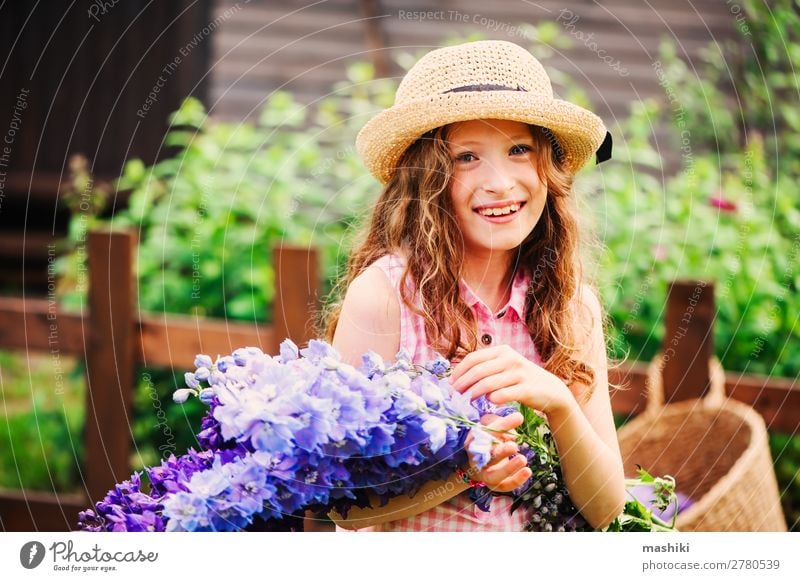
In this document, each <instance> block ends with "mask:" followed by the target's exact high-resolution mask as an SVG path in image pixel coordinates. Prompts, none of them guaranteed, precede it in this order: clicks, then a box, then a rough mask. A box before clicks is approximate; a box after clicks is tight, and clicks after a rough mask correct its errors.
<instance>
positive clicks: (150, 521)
mask: <svg viewBox="0 0 800 581" xmlns="http://www.w3.org/2000/svg"><path fill="white" fill-rule="evenodd" d="M449 371H450V366H449V363H448V362H447V361H446V360H445V359H442V358H439V359H437V360H435V361H433V362H430V363H428V364H426V365H424V366H419V365H414V364H412V363H411V361H410V357H409V355H408V353H407V352H405V351H401V352H400V353H399V354H398V356H397V359H396V361H395V362H394V363H393V364H391V365H387V364H386V362H385V361H384V360H383V359H382V358H381V357H379V356H378V355H377V354H375V353H373V352H369V353H367V354H365V355H364V356H363V363H362V365H361V366H360V367H359V368H355V367H353V366H351V365H349V364H347V363H345V362H343V361H342V360H341V357H340V355H339V354H338V353H337V352H336V351H335V350H334V349H333V348H332V347H331V346H330V345H329V344H327V343H325V342H324V341H319V340H312V341H311V342H310V343H309V345H308V347H307V348H305V349H302V350H301V349H298V347H297V345H295V344H294V343H293V342H292V341H290V340H288V339H287V340H286V341H284V342H283V343H282V344H281V347H280V353H279V354H278V355H275V356H270V355H268V354H265V353H263V352H262V351H261V350H260V349H258V348H255V347H247V348H242V349H237V350H236V351H234V352H233V353H232V355H229V356H224V357H218V358H217V360H216V362H213V361H212V360H211V358H210V357H208V356H207V355H199V356H197V358H196V359H195V371H194V372H190V373H187V374H186V377H185V380H186V385H187V387H186V388H183V389H179V390H177V391H176V392H175V394H174V400H175V401H176V402H178V403H183V402H185V401H186V400H187V399H188V398H189V397H191V396H196V397H198V398H199V399H200V400H201V401H202V402H203V403H205V404H206V405H208V406H209V411H208V413H207V414H206V416H205V417H204V418H203V422H202V426H201V431H200V432H199V434H198V435H197V439H198V443H199V445H200V448H201V450H200V451H195V450H193V449H190V450H189V451H188V452H187V453H186V454H184V455H182V456H179V457H176V456H174V455H172V456H170V458H168V459H167V460H164V461H162V463H161V465H160V466H156V467H151V468H147V469H146V470H145V472H146V476H147V481H148V482H147V486H145V485H144V484H143V482H142V475H141V473H139V472H136V473H134V474H133V475H132V476H131V478H130V479H129V480H126V481H124V482H122V483H120V484H117V485H116V486H115V487H114V489H113V490H111V491H109V493H108V494H107V495H106V497H105V498H104V499H103V500H102V501H100V502H98V503H96V505H95V507H94V508H93V509H89V510H86V511H82V512H81V513H80V514H79V526H80V528H81V529H83V530H85V531H235V530H297V529H298V528H300V527H301V526H302V521H301V520H300V519H299V518H298V517H299V516H302V514H303V513H304V511H305V510H311V511H314V512H329V511H332V510H333V511H336V512H337V513H339V514H340V515H342V516H343V517H346V516H347V513H348V510H349V509H350V508H352V507H361V508H363V507H369V506H371V504H372V503H373V502H374V500H375V499H376V498H377V501H378V502H379V503H380V504H381V505H383V504H386V503H387V502H388V501H389V499H390V498H393V497H396V496H400V495H405V496H409V497H410V496H413V495H414V494H415V493H416V492H418V491H419V490H420V488H421V487H422V486H423V485H425V484H426V483H428V482H430V481H434V480H446V479H447V478H449V477H450V476H451V475H452V474H453V473H454V472H456V471H457V470H459V468H460V467H461V466H464V465H466V464H467V461H468V458H467V453H470V454H471V455H472V457H473V460H474V462H475V463H476V464H477V465H478V466H479V467H481V466H482V465H485V464H486V463H487V462H488V461H489V457H490V450H491V445H492V444H493V442H494V435H493V434H492V433H491V430H490V429H489V428H486V427H485V426H481V425H480V423H479V420H480V416H481V415H482V414H484V413H496V414H498V415H503V414H504V413H508V412H510V411H513V410H515V409H516V408H513V407H510V406H506V407H504V408H502V409H498V408H497V407H495V406H494V405H492V404H491V403H489V402H488V401H487V400H486V399H485V398H479V399H478V400H476V401H475V402H471V401H470V400H469V398H468V397H467V396H465V395H462V394H459V393H457V392H455V391H453V390H451V389H450V385H449V382H448V380H447V376H448V375H449ZM523 412H524V413H525V414H526V422H525V424H524V425H523V426H522V428H521V429H520V430H518V434H517V438H518V440H519V441H520V443H521V453H524V454H525V455H526V457H527V458H528V460H529V465H530V466H531V468H532V470H533V476H532V478H531V479H530V480H529V482H527V483H526V484H525V485H523V486H522V487H520V488H519V489H517V490H516V491H514V493H512V496H514V499H515V500H514V508H515V509H516V508H517V507H519V506H524V507H526V508H529V509H533V511H532V513H531V514H532V515H533V516H532V517H531V522H530V523H529V527H528V528H529V529H530V530H587V525H586V523H585V521H583V520H582V519H581V518H580V515H579V514H578V512H577V510H575V508H574V506H572V505H571V503H570V502H569V499H568V494H567V491H566V488H565V487H564V485H563V480H562V479H561V478H560V472H559V468H558V456H557V453H556V451H555V446H554V445H553V442H552V438H551V437H549V431H548V430H547V427H546V424H545V423H544V421H543V420H542V418H541V417H540V416H538V415H537V414H536V413H534V412H532V411H531V410H527V411H526V410H523ZM470 431H472V434H473V437H472V438H471V442H470V446H469V450H466V449H465V441H466V440H467V435H468V434H469V433H470ZM642 476H643V478H640V479H637V480H636V481H635V484H637V485H640V486H641V485H643V484H644V485H651V486H653V487H654V490H655V491H656V500H657V503H659V504H660V505H662V504H663V505H665V503H669V502H672V501H673V500H674V482H670V481H668V480H663V479H652V478H650V477H649V475H646V474H644V473H643V475H642ZM648 478H649V481H648ZM471 490H472V492H471V493H472V494H474V495H475V500H476V502H479V503H480V504H481V505H482V506H484V507H486V506H487V505H488V503H489V502H490V500H491V495H492V494H493V493H492V492H491V491H489V490H486V489H471ZM628 504H629V505H630V506H627V505H626V510H625V513H623V514H622V515H620V517H619V518H618V519H617V520H616V521H615V522H614V523H612V525H611V526H610V527H607V528H608V529H609V530H671V529H672V528H674V519H673V523H672V525H669V524H667V523H664V522H662V521H660V520H659V519H658V518H657V517H656V516H655V515H653V513H652V512H651V511H650V510H649V509H648V508H647V507H645V506H644V505H642V504H641V503H640V502H639V501H637V500H636V499H632V501H631V502H630V503H628ZM298 523H299V524H298Z"/></svg>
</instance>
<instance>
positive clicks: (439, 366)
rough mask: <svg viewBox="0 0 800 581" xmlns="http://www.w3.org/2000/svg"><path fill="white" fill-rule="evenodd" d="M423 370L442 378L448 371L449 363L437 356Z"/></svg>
mask: <svg viewBox="0 0 800 581" xmlns="http://www.w3.org/2000/svg"><path fill="white" fill-rule="evenodd" d="M425 369H427V370H428V371H430V372H431V373H433V374H434V375H436V376H439V377H443V376H444V375H445V373H447V372H448V371H450V362H449V361H448V360H447V359H445V358H444V357H442V356H441V355H437V356H436V359H434V360H433V361H431V362H430V363H427V364H426V365H425Z"/></svg>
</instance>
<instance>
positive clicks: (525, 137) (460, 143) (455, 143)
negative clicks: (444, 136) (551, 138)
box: [450, 134, 533, 147]
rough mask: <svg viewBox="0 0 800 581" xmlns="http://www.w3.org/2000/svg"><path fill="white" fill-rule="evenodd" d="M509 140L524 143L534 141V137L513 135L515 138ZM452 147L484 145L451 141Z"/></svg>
mask: <svg viewBox="0 0 800 581" xmlns="http://www.w3.org/2000/svg"><path fill="white" fill-rule="evenodd" d="M508 139H509V141H522V140H525V139H529V140H531V141H533V137H532V136H530V135H522V134H520V135H513V136H511V137H509V138H508ZM450 145H452V146H454V147H469V146H474V145H482V142H480V141H463V142H455V141H451V142H450Z"/></svg>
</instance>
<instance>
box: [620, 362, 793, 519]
mask: <svg viewBox="0 0 800 581" xmlns="http://www.w3.org/2000/svg"><path fill="white" fill-rule="evenodd" d="M661 368H662V366H661V354H659V355H657V356H656V357H655V358H654V359H653V361H652V362H651V364H650V366H649V368H648V380H647V384H648V401H647V408H646V410H645V412H644V413H642V414H641V415H639V416H638V417H636V418H634V419H633V420H631V421H630V422H629V423H627V424H625V425H624V426H622V427H621V428H620V429H619V431H618V437H619V443H620V449H621V451H622V458H623V461H624V463H625V474H626V476H629V477H634V476H636V475H637V472H636V465H637V464H639V465H641V466H642V468H644V469H645V470H647V471H648V472H650V473H651V474H652V475H654V476H663V475H667V474H669V475H672V476H674V477H675V480H676V483H677V489H678V490H679V491H680V492H682V493H683V494H685V495H687V496H688V497H689V498H691V499H692V501H693V503H694V504H692V505H691V506H690V507H689V508H687V509H686V510H684V511H682V512H680V513H679V514H678V519H677V523H676V524H677V528H678V530H681V531H786V521H785V519H784V516H783V511H782V509H781V504H780V497H779V494H778V483H777V481H776V479H775V472H774V469H773V465H772V458H771V456H770V451H769V444H768V440H767V430H766V427H765V425H764V420H763V419H762V417H761V416H760V415H759V414H758V413H757V412H756V411H755V410H754V409H753V408H752V407H750V406H748V405H746V404H743V403H741V402H737V401H733V400H731V399H727V398H726V397H725V373H724V372H723V370H722V366H721V365H720V363H719V360H718V359H716V358H713V359H712V360H711V361H710V370H709V371H710V376H711V387H710V391H709V394H708V395H707V396H706V397H704V398H701V399H690V400H685V401H681V402H679V403H671V404H667V405H664V404H663V401H664V390H663V383H662V378H661Z"/></svg>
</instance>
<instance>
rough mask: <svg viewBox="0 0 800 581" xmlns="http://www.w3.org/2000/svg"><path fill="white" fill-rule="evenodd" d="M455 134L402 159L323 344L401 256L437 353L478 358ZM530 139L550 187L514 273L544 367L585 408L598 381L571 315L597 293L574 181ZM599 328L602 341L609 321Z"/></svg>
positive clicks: (537, 138)
mask: <svg viewBox="0 0 800 581" xmlns="http://www.w3.org/2000/svg"><path fill="white" fill-rule="evenodd" d="M449 128H450V126H443V127H439V128H437V129H434V130H432V131H429V132H428V133H426V134H424V135H423V136H421V137H420V138H419V139H417V140H416V141H415V142H414V143H413V144H412V145H410V146H409V147H408V149H407V150H406V151H405V152H404V154H403V156H402V157H401V158H400V160H399V163H398V167H397V170H396V171H395V173H394V175H393V176H392V178H391V180H390V181H389V182H388V183H387V184H386V186H385V187H384V189H383V191H382V193H381V195H380V197H379V198H378V200H377V202H376V205H375V207H374V209H373V212H372V215H371V218H370V220H369V223H368V225H367V226H366V227H364V228H362V229H361V230H360V231H359V232H358V233H357V235H356V237H355V242H354V245H353V249H352V251H351V252H350V255H349V258H348V266H347V272H346V275H345V276H344V277H342V278H341V279H340V280H339V281H338V282H337V283H336V285H335V286H334V288H333V291H332V295H333V296H334V297H336V300H335V301H334V302H332V303H331V304H330V305H329V306H328V307H327V308H326V309H324V310H323V311H322V313H321V317H320V319H319V320H318V322H317V331H318V332H319V333H318V336H324V337H325V339H326V340H327V341H329V342H332V341H333V337H334V334H335V331H336V326H337V323H338V320H339V315H340V313H341V309H342V302H343V300H344V298H343V297H344V294H345V292H346V290H347V288H348V287H349V285H350V283H351V282H352V281H353V280H354V279H355V278H356V277H357V276H358V275H359V274H361V273H362V272H363V271H364V270H365V269H366V268H367V267H368V266H370V265H371V264H372V263H373V262H374V261H375V260H377V259H378V258H380V257H381V256H383V255H384V254H387V253H393V252H398V251H402V253H403V254H405V256H406V257H407V262H406V270H405V272H404V273H403V275H402V278H401V282H400V286H401V299H402V301H403V302H404V303H405V305H406V306H407V307H408V308H409V309H411V311H412V312H414V313H416V314H418V315H419V316H421V317H423V319H424V321H425V331H426V334H427V337H428V340H429V341H430V342H431V345H432V346H433V347H434V349H435V350H436V351H437V352H438V353H441V354H442V355H444V356H445V357H446V358H447V359H449V360H455V359H461V358H463V356H464V355H466V354H467V353H469V352H471V351H474V350H475V349H476V348H477V345H478V332H477V322H476V319H475V315H474V313H473V311H472V309H471V308H470V307H469V306H468V305H467V304H466V303H465V302H464V300H463V299H462V298H461V294H460V291H459V280H460V279H461V277H462V272H461V265H462V264H463V263H464V256H463V253H464V247H463V239H462V235H461V232H460V229H459V226H458V223H457V222H456V219H455V209H454V207H453V203H452V198H451V196H450V180H451V176H452V174H453V160H452V159H451V154H450V152H449V151H448V148H447V137H448V130H449ZM529 129H530V131H531V135H532V137H533V139H534V145H535V150H536V151H537V152H538V153H537V154H536V167H537V172H538V174H539V177H540V179H541V180H543V182H544V183H546V184H547V201H546V204H545V207H544V211H543V212H542V216H541V218H540V219H539V222H538V223H537V224H536V226H535V227H534V229H533V230H532V231H531V233H530V234H529V235H528V236H527V237H526V239H525V240H524V241H523V242H522V244H521V245H520V246H519V247H518V248H517V249H516V252H517V256H516V263H517V268H519V267H525V268H528V269H529V272H530V273H531V282H530V286H529V288H528V291H527V296H526V300H525V323H526V325H527V327H528V331H529V333H530V336H531V338H532V340H533V342H534V345H535V347H536V350H537V352H538V353H539V355H540V357H541V359H542V366H543V367H544V368H545V369H546V370H548V371H549V372H550V373H553V374H554V375H556V376H558V377H560V378H561V379H562V380H564V382H565V383H566V384H567V385H568V386H569V387H570V389H571V390H572V392H573V394H574V395H575V397H576V398H577V399H578V400H579V401H581V400H583V401H585V400H587V399H588V398H589V397H591V394H592V392H593V389H594V382H595V371H594V369H593V368H592V367H591V366H590V365H588V364H587V363H585V362H583V361H579V360H577V359H576V358H575V357H574V355H575V353H576V352H577V351H579V350H580V345H579V343H580V342H582V341H585V340H586V339H587V338H588V337H587V336H578V333H577V332H576V327H577V325H576V319H575V315H576V313H575V309H574V308H571V305H572V304H573V301H574V299H575V297H576V292H577V291H578V286H579V284H580V281H582V282H583V283H584V284H585V285H588V286H590V287H591V288H595V285H594V284H593V283H591V282H590V281H588V280H586V279H585V277H584V273H583V269H582V259H581V251H580V238H579V231H580V228H579V226H578V221H577V211H576V209H575V208H574V204H573V200H572V196H571V193H572V183H573V177H572V175H571V174H569V173H568V172H566V171H565V170H564V169H563V153H562V150H561V149H560V147H559V146H558V143H557V142H556V140H555V138H554V136H553V135H552V133H551V132H550V131H549V130H547V129H546V128H543V127H539V126H536V125H529ZM512 262H513V261H512ZM408 277H411V280H412V281H415V283H416V284H415V285H414V290H415V291H416V293H417V296H416V297H415V296H409V294H410V293H409V290H408V289H407V288H406V282H407V278H408ZM509 278H510V275H509ZM415 299H418V301H419V302H418V303H417V302H416V301H415ZM417 305H419V306H417ZM602 324H603V328H604V331H605V328H606V325H607V315H606V314H605V312H603V321H602ZM605 336H606V334H605V332H604V337H605Z"/></svg>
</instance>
